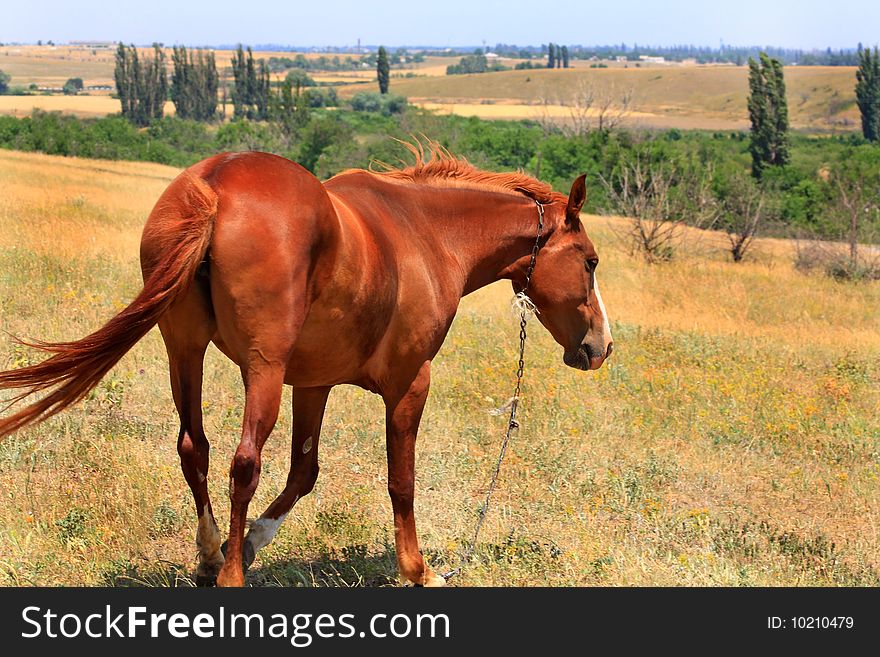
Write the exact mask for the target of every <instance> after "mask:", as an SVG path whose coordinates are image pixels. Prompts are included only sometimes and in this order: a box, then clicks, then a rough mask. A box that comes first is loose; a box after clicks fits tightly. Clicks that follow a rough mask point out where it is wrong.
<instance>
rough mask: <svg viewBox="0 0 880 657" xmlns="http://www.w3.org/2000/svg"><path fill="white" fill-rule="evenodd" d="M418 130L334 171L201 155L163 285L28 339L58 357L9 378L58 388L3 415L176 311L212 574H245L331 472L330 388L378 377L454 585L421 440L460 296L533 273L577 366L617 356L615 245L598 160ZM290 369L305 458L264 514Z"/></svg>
mask: <svg viewBox="0 0 880 657" xmlns="http://www.w3.org/2000/svg"><path fill="white" fill-rule="evenodd" d="M407 146H408V148H409V150H410V151H411V152H412V154H413V156H414V159H415V163H414V164H412V165H409V166H405V165H404V166H399V167H392V166H389V165H386V166H384V167H382V168H381V169H377V168H372V167H371V169H370V170H363V169H353V170H348V171H344V172H342V173H340V174H338V175H336V176H334V177H332V178H330V179H329V180H327V181H325V182H323V183H322V182H320V181H319V180H318V179H317V178H316V177H315V176H313V175H312V174H311V173H310V172H309V171H307V170H306V169H304V168H303V167H301V166H300V165H298V164H296V163H294V162H292V161H290V160H287V159H285V158H282V157H279V156H276V155H271V154H268V153H259V152H241V153H221V154H219V155H215V156H213V157H210V158H208V159H205V160H203V161H201V162H199V163H197V164H194V165H193V166H191V167H189V168H187V169H185V170H184V171H183V172H182V173H180V174H179V175H178V176H177V177H176V178H175V179H174V180H173V181H172V182H171V183H170V184H169V186H168V187H167V189H166V190H165V191H164V192H163V194H162V195H161V197H160V198H159V200H158V201H157V203H156V205H155V207H154V208H153V210H152V211H151V213H150V215H149V217H148V219H147V222H146V225H145V227H144V229H143V235H142V240H141V245H140V261H141V268H142V273H143V280H144V285H143V288H142V290H141V292H140V293H139V294H138V295H137V297H136V298H135V299H134V300H133V301H132V302H131V304H130V305H128V306H127V307H126V308H124V309H123V310H122V311H121V312H119V313H118V314H117V315H116V316H115V317H113V318H112V319H110V320H109V322H108V323H107V324H105V325H104V326H103V327H102V328H100V329H98V330H97V331H95V332H94V333H92V334H91V335H88V336H87V337H85V338H82V339H80V340H76V341H72V342H60V343H47V342H32V343H25V344H29V345H30V346H32V347H37V348H39V349H42V350H43V351H45V352H47V353H48V354H50V356H49V357H48V358H47V359H46V360H44V361H42V362H39V363H36V364H33V365H29V366H26V367H22V368H19V369H14V370H9V371H5V372H0V390H2V389H14V390H17V391H18V390H20V391H18V392H16V393H15V394H14V396H13V397H12V398H11V400H10V402H11V403H17V402H20V401H22V400H24V399H25V398H27V397H29V396H30V395H31V394H33V393H44V394H43V395H42V396H40V397H39V398H38V399H37V400H36V401H33V402H31V403H30V404H29V405H27V406H26V407H24V408H23V409H21V410H19V411H18V412H15V413H14V414H12V415H9V416H8V417H6V418H3V419H0V437H2V436H5V435H8V434H10V433H12V432H14V431H17V430H19V429H22V428H24V427H27V426H28V425H31V424H34V423H36V422H40V421H42V420H45V419H46V418H48V417H50V416H52V415H54V414H55V413H58V412H60V411H62V410H63V409H65V408H66V407H68V406H70V405H71V404H73V403H75V402H77V401H79V400H81V399H82V398H83V397H84V396H85V395H86V394H88V392H89V391H90V390H91V389H92V388H93V387H94V386H96V385H97V384H98V382H99V381H100V380H101V378H102V377H103V376H104V375H105V374H106V373H107V372H108V371H109V370H110V369H111V368H112V367H113V366H114V365H115V364H116V363H117V362H118V361H119V359H120V358H121V357H122V356H123V355H124V354H125V353H126V352H127V351H129V350H130V349H131V348H132V347H133V346H134V345H135V343H137V342H138V341H139V340H140V339H141V338H142V337H143V336H144V335H146V333H147V332H148V331H149V330H151V329H152V327H154V326H155V325H157V324H158V326H159V330H160V332H161V335H162V338H163V340H164V343H165V347H166V350H167V353H168V364H169V370H170V378H171V391H172V396H173V398H174V404H175V406H176V409H177V413H178V415H179V417H180V431H179V433H178V437H177V451H178V454H179V457H180V465H181V469H182V471H183V476H184V478H185V480H186V482H187V484H189V487H190V489H191V491H192V495H193V500H194V502H195V508H196V513H197V515H198V526H197V530H196V545H197V547H198V566H197V569H196V577H195V579H196V583H197V584H199V585H215V584H216V585H217V586H243V585H244V583H245V578H244V575H245V572H246V569H247V568H248V566H250V565H251V564H252V562H253V560H254V558H255V555H256V553H257V551H258V550H260V549H261V548H263V547H265V546H266V545H268V544H269V543H270V542H271V541H272V539H273V537H274V536H275V533H276V532H277V531H278V528H279V526H280V525H281V523H282V522H283V521H284V518H285V517H286V516H287V514H288V513H289V512H290V510H291V509H292V508H293V506H294V505H295V504H296V502H297V500H299V499H301V498H302V497H303V496H305V495H307V494H308V493H309V492H310V491H311V490H312V488H313V487H314V485H315V482H316V480H317V478H318V443H319V438H320V433H321V423H322V419H323V414H324V408H325V404H326V402H327V397H328V395H329V393H330V390H331V388H333V387H334V386H336V385H340V384H354V385H357V386H360V387H362V388H364V389H366V390H369V391H371V392H374V393H377V394H379V395H380V396H381V397H382V399H383V400H384V403H385V409H386V410H385V417H386V444H387V458H388V493H389V495H390V497H391V504H392V508H393V514H394V529H395V535H394V536H395V548H396V556H397V566H398V569H399V572H400V574H401V575H402V577H403V578H405V580H408V581H409V582H411V583H412V584H414V585H424V586H439V585H443V584H444V583H445V582H444V580H443V578H442V577H440V576H438V575H437V574H436V573H435V572H434V571H433V570H432V569H431V568H430V567H429V566H428V565H427V564H426V562H425V560H424V559H423V557H422V555H421V552H420V550H419V543H418V538H417V535H416V524H415V517H414V515H413V498H414V487H415V474H414V466H415V443H416V435H417V433H418V428H419V422H420V419H421V416H422V411H423V409H424V406H425V401H426V398H427V396H428V389H429V384H430V378H431V361H432V360H433V358H434V356H435V355H436V354H437V352H438V351H439V349H440V347H441V345H442V343H443V341H444V339H445V336H446V333H447V331H448V330H449V327H450V325H451V323H452V320H453V317H454V316H455V314H456V311H457V308H458V305H459V302H460V300H461V298H462V297H463V296H465V295H467V294H469V293H471V292H473V291H474V290H477V289H479V288H481V287H483V286H485V285H488V284H490V283H492V282H494V281H498V280H501V279H509V280H510V281H511V284H512V286H513V289H514V291H522V290H523V287H524V286H525V285H526V282H527V276H529V275H530V274H531V279H530V282H529V287H528V295H529V297H530V298H531V300H532V302H533V304H534V306H535V307H536V309H537V318H538V320H539V321H540V323H541V324H542V325H543V326H544V327H545V328H546V329H547V330H548V331H549V332H550V334H551V335H552V336H553V338H554V339H555V340H556V342H558V343H559V344H560V345H561V346H562V347H563V362H564V363H565V364H566V365H568V366H571V367H574V368H577V369H580V370H594V369H597V368H599V367H600V366H601V365H602V363H603V361H604V360H605V359H606V358H607V357H608V356H610V354H611V351H612V347H613V341H612V336H611V329H610V326H609V321H608V317H607V314H606V312H605V306H604V304H603V301H602V296H601V294H600V292H599V283H598V281H597V279H596V268H597V266H598V264H599V258H598V255H597V253H596V249H595V247H594V245H593V243H592V242H591V241H590V239H589V237H588V236H587V234H586V231H585V230H584V227H583V225H582V224H581V221H580V210H581V208H582V206H583V204H584V200H585V198H586V185H585V176H584V175H582V176H580V177H578V178H577V179H576V180H575V181H574V182H573V184H572V186H571V191H570V193H569V194H568V196H566V195H564V194H561V193H559V192H555V191H553V190H552V188H551V187H550V186H549V185H547V184H546V183H543V182H540V181H538V180H536V179H534V178H532V177H530V176H528V175H526V174H524V173H522V172H517V173H492V172H487V171H483V170H480V169H478V168H476V167H474V166H472V165H471V164H469V163H468V162H467V161H466V160H464V159H460V158H456V157H455V156H453V155H452V154H450V153H449V152H448V151H447V150H446V149H444V148H443V147H441V146H440V145H438V144H437V143H435V142H429V143H428V145H427V146H426V145H424V144H422V143H420V142H416V144H408V145H407ZM539 221H541V222H542V224H541V228H540V229H539ZM536 240H537V241H536ZM538 248H539V251H537V258H536V260H535V261H534V263H533V264H534V270H533V273H532V272H531V271H530V267H529V265H530V261H531V258H530V256H531V255H532V252H533V249H538ZM210 343H213V344H214V345H215V346H216V347H217V348H218V349H219V350H220V351H221V352H222V353H223V354H225V355H226V356H227V357H228V358H229V359H230V360H232V361H233V362H234V363H235V364H236V365H238V367H239V368H240V371H241V377H242V380H243V383H244V389H245V405H244V419H243V423H242V431H241V438H240V441H239V444H238V447H237V449H236V450H235V454H234V456H233V458H232V462H231V465H230V469H229V482H230V483H229V496H230V505H231V511H230V521H229V535H228V539H227V542H226V544H224V545H221V537H220V531H219V529H218V527H217V523H216V521H215V520H214V514H213V510H212V506H211V500H210V499H209V497H208V485H207V477H208V448H209V444H208V438H207V436H206V435H205V429H204V426H203V424H202V367H203V359H204V355H205V352H206V349H207V347H208V345H209V344H210ZM285 384H286V385H289V386H292V387H293V431H292V433H293V436H292V444H291V465H290V471H289V474H288V477H287V482H286V485H285V488H284V490H283V491H282V492H281V493H280V495H278V497H277V498H276V499H275V500H274V501H273V502H272V503H271V504H270V505H269V507H268V508H267V509H266V511H265V512H264V513H263V514H262V515H261V516H260V517H259V518H258V519H256V520H254V521H253V522H252V523H251V524H250V526H249V528H248V527H247V512H248V505H249V503H250V501H251V498H252V497H253V495H254V492H255V490H256V488H257V484H258V482H259V479H260V468H261V451H262V448H263V445H264V444H265V442H266V440H267V439H268V437H269V434H270V433H271V431H272V429H273V427H274V425H275V422H276V420H277V417H278V413H279V406H280V402H281V395H282V389H283V386H284V385H285ZM246 529H248V532H247V535H246V536H245V530H246Z"/></svg>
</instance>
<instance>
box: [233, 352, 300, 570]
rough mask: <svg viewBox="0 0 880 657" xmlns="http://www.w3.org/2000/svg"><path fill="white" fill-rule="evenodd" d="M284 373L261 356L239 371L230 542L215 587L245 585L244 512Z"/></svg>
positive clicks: (254, 486) (256, 480)
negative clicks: (240, 418)
mask: <svg viewBox="0 0 880 657" xmlns="http://www.w3.org/2000/svg"><path fill="white" fill-rule="evenodd" d="M284 370H285V368H284V365H283V363H282V362H280V361H278V362H272V361H268V360H266V359H265V358H264V354H262V353H261V354H260V358H259V359H258V360H257V362H256V363H254V362H252V363H250V364H249V365H248V366H247V367H245V368H242V373H243V375H244V386H245V404H244V426H243V427H242V432H241V441H240V442H239V444H238V449H237V450H235V456H234V457H233V459H232V466H231V467H230V471H229V479H230V482H229V497H230V500H231V502H232V508H231V513H230V517H229V540H228V542H227V549H226V561H225V563H224V564H223V568H221V570H220V574H219V575H218V576H217V585H218V586H244V569H243V564H242V555H243V553H244V547H245V542H244V529H245V524H246V522H247V510H248V505H249V504H250V501H251V499H252V498H253V496H254V492H255V491H256V490H257V484H258V483H259V481H260V467H261V452H262V450H263V445H264V444H265V443H266V439H267V438H268V437H269V434H270V433H272V429H273V428H274V426H275V421H276V420H277V419H278V409H279V407H280V406H281V388H282V386H283V385H284ZM246 556H247V558H248V560H252V559H253V555H251V554H247V555H246Z"/></svg>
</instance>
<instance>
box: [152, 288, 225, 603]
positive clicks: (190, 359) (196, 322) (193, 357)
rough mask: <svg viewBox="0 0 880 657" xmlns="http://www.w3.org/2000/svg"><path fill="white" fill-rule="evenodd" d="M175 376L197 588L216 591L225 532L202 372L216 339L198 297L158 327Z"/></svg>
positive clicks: (195, 294)
mask: <svg viewBox="0 0 880 657" xmlns="http://www.w3.org/2000/svg"><path fill="white" fill-rule="evenodd" d="M159 328H160V330H161V331H162V337H163V339H164V340H165V347H166V349H167V351H168V361H169V366H170V370H171V391H172V393H173V395H174V403H175V405H176V406H177V412H178V415H179V416H180V432H179V434H178V437H177V453H178V454H179V456H180V468H181V470H182V471H183V476H184V478H185V479H186V483H187V484H189V487H190V490H191V491H192V494H193V499H194V501H195V505H196V513H197V514H198V518H199V524H198V529H197V531H196V545H197V546H198V550H199V565H198V567H197V569H196V584H198V585H201V586H204V585H211V584H213V583H214V581H215V580H216V578H217V574H218V573H219V572H220V568H221V567H222V566H223V555H222V554H221V553H220V531H219V530H218V529H217V523H216V522H215V520H214V512H213V510H212V509H211V500H210V499H209V497H208V452H209V448H210V446H209V444H208V439H207V438H206V437H205V430H204V427H203V426H202V366H203V363H204V358H205V350H206V349H207V347H208V343H209V341H210V339H211V335H212V334H213V333H214V323H213V319H212V318H211V314H210V310H209V309H207V308H206V307H205V304H204V302H203V300H202V299H201V298H200V297H199V296H198V292H197V291H195V290H193V292H192V293H191V294H190V295H188V297H187V298H186V299H184V300H183V301H182V303H180V304H178V305H176V306H175V307H174V308H173V309H172V310H171V311H170V312H169V313H168V315H166V316H165V317H163V318H162V319H161V320H160V322H159Z"/></svg>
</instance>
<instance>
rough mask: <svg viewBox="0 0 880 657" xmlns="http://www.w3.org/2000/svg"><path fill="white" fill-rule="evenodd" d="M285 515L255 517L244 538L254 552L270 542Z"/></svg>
mask: <svg viewBox="0 0 880 657" xmlns="http://www.w3.org/2000/svg"><path fill="white" fill-rule="evenodd" d="M297 499H299V498H297ZM294 504H296V500H294ZM286 517H287V514H286V513H284V514H282V515H280V516H278V517H277V518H257V519H256V520H254V522H253V523H252V524H251V528H250V530H249V531H248V535H247V537H245V540H246V541H248V542H250V544H251V545H252V546H253V548H254V552H256V551H257V550H259V549H260V548H264V547H266V546H267V545H269V543H271V542H272V539H273V538H275V534H277V533H278V528H279V527H281V523H283V522H284V519H285V518H286Z"/></svg>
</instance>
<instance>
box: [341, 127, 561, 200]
mask: <svg viewBox="0 0 880 657" xmlns="http://www.w3.org/2000/svg"><path fill="white" fill-rule="evenodd" d="M425 141H426V142H427V143H422V141H421V140H415V141H414V142H406V141H401V142H400V143H401V144H402V145H403V146H404V147H405V148H406V149H407V150H408V151H409V152H410V153H412V155H413V157H414V158H415V163H414V164H410V165H406V164H405V163H403V164H404V166H403V167H396V166H393V165H391V164H386V163H385V162H374V163H373V164H372V165H371V167H370V172H371V173H373V174H375V175H379V176H381V177H383V178H387V179H390V180H394V181H400V182H408V183H423V184H428V185H438V186H440V185H447V186H450V187H470V188H477V189H489V190H493V191H499V192H506V193H509V194H524V195H525V196H527V197H529V198H532V199H535V200H536V201H539V202H540V203H550V202H551V201H554V200H559V199H562V200H566V197H565V196H564V195H563V194H560V193H559V192H554V191H553V188H552V187H551V186H550V185H548V184H547V183H545V182H541V181H540V180H536V179H535V178H532V177H531V176H529V175H526V174H525V173H523V172H522V171H518V172H514V173H494V172H492V171H483V170H482V169H478V168H477V167H475V166H474V165H472V164H471V163H470V162H468V161H467V160H466V159H464V158H459V157H456V156H455V155H453V154H452V153H450V152H449V151H448V150H447V149H446V148H444V147H443V146H441V145H440V144H439V143H437V142H436V141H434V140H430V139H426V140H425ZM374 167H375V168H374ZM345 173H348V172H345Z"/></svg>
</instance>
